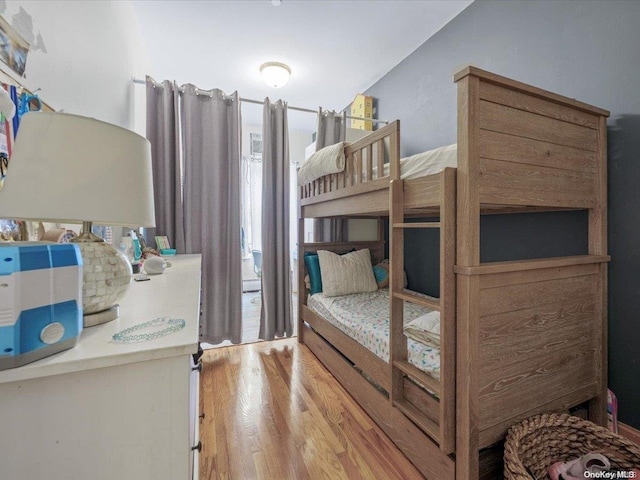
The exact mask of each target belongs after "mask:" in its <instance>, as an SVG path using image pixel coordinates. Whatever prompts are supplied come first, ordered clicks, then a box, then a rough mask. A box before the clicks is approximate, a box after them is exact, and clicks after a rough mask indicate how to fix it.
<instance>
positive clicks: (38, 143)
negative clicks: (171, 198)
mask: <svg viewBox="0 0 640 480" xmlns="http://www.w3.org/2000/svg"><path fill="white" fill-rule="evenodd" d="M0 218H15V219H29V220H40V221H48V222H61V223H78V222H84V221H90V222H93V223H97V224H100V225H122V226H126V227H131V228H137V227H153V226H155V214H154V207H153V179H152V175H151V146H150V144H149V141H148V140H147V139H146V138H144V137H141V136H140V135H138V134H136V133H134V132H132V131H130V130H127V129H124V128H121V127H118V126H115V125H111V124H109V123H105V122H101V121H99V120H95V119H93V118H87V117H81V116H78V115H70V114H65V113H50V112H33V113H27V114H25V115H24V116H23V117H22V120H21V122H20V128H19V130H18V135H17V138H16V144H15V148H14V151H13V153H12V155H11V158H10V160H9V168H8V170H7V177H6V179H5V184H4V187H3V188H2V190H0Z"/></svg>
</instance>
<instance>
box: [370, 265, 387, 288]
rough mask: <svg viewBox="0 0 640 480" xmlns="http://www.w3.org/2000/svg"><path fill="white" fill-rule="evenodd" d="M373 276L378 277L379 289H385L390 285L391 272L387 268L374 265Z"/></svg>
mask: <svg viewBox="0 0 640 480" xmlns="http://www.w3.org/2000/svg"><path fill="white" fill-rule="evenodd" d="M373 276H374V277H376V283H377V284H378V288H384V287H386V286H387V285H388V284H389V271H388V270H387V269H386V268H383V267H380V266H378V265H374V267H373Z"/></svg>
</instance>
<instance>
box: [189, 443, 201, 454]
mask: <svg viewBox="0 0 640 480" xmlns="http://www.w3.org/2000/svg"><path fill="white" fill-rule="evenodd" d="M193 450H198V452H201V451H202V442H198V444H197V445H196V446H195V447H191V451H193Z"/></svg>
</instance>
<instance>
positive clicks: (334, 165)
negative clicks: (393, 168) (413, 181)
mask: <svg viewBox="0 0 640 480" xmlns="http://www.w3.org/2000/svg"><path fill="white" fill-rule="evenodd" d="M319 152H322V150H320V151H319ZM331 153H332V156H331V157H330V159H329V160H327V159H326V158H321V159H317V160H316V161H314V162H312V163H311V164H309V161H310V160H311V159H312V158H313V157H311V158H309V160H307V162H305V163H304V164H303V166H302V167H301V168H300V170H299V171H298V185H305V184H306V183H309V182H312V181H313V180H315V179H316V178H320V177H321V176H323V175H327V174H328V173H338V172H340V171H342V170H344V155H343V156H342V157H341V158H338V159H337V162H336V157H334V156H333V155H335V153H336V152H331ZM457 166H458V145H457V144H455V143H454V144H452V145H447V146H446V147H440V148H434V149H433V150H428V151H426V152H422V153H417V154H415V155H412V156H410V157H405V158H401V159H400V178H402V179H405V180H407V179H410V178H419V177H424V176H426V175H434V174H436V173H439V172H441V171H442V170H444V169H445V168H446V167H453V168H456V167H457ZM340 167H342V168H341V169H340ZM303 169H304V170H303ZM377 171H378V169H377V167H374V168H373V178H377V177H378V175H377ZM387 175H389V164H388V163H386V164H385V165H384V172H383V176H387Z"/></svg>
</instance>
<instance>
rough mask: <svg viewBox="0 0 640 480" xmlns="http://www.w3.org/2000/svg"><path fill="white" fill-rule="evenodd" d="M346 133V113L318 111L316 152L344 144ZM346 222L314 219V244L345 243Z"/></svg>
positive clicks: (331, 219) (339, 219)
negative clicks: (330, 146) (335, 144)
mask: <svg viewBox="0 0 640 480" xmlns="http://www.w3.org/2000/svg"><path fill="white" fill-rule="evenodd" d="M346 132H347V117H346V113H343V114H342V115H339V114H337V113H336V112H323V111H322V109H319V111H318V129H317V130H316V152H317V151H318V150H320V149H321V148H324V147H327V146H329V145H333V144H334V143H338V142H344V140H345V137H346ZM348 225H349V223H348V220H346V219H341V218H316V219H315V220H314V221H313V241H314V242H346V241H347V240H348V238H347V237H348Z"/></svg>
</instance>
